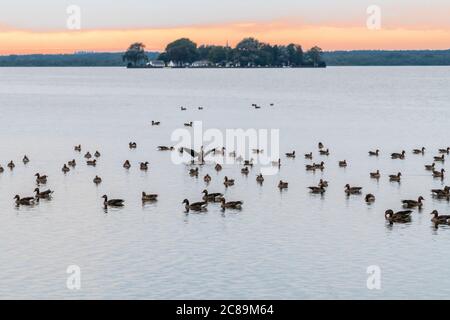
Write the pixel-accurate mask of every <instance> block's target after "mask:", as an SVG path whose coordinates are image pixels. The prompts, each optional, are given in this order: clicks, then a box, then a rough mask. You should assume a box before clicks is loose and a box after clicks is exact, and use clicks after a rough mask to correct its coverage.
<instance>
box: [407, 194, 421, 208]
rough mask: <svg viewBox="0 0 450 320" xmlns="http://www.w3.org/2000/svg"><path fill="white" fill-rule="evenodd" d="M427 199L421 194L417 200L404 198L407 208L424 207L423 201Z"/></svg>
mask: <svg viewBox="0 0 450 320" xmlns="http://www.w3.org/2000/svg"><path fill="white" fill-rule="evenodd" d="M424 200H425V199H424V198H423V197H422V196H420V197H419V198H418V199H417V201H416V200H402V203H403V206H405V207H407V208H416V207H417V208H422V205H423V202H422V201H424Z"/></svg>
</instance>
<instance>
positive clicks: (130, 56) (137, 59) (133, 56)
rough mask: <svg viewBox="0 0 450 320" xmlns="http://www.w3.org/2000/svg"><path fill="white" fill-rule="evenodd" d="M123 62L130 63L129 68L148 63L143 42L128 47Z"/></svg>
mask: <svg viewBox="0 0 450 320" xmlns="http://www.w3.org/2000/svg"><path fill="white" fill-rule="evenodd" d="M122 60H123V61H125V62H127V63H128V66H134V67H135V66H138V65H142V64H143V63H145V62H147V61H148V57H147V54H146V53H145V45H144V44H143V43H141V42H135V43H133V44H131V45H130V46H129V47H128V50H127V51H126V52H125V53H124V55H123V56H122Z"/></svg>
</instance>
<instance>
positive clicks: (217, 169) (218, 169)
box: [214, 163, 222, 172]
mask: <svg viewBox="0 0 450 320" xmlns="http://www.w3.org/2000/svg"><path fill="white" fill-rule="evenodd" d="M214 170H216V171H217V172H219V171H220V170H222V166H221V165H220V164H218V163H217V164H216V166H215V167H214Z"/></svg>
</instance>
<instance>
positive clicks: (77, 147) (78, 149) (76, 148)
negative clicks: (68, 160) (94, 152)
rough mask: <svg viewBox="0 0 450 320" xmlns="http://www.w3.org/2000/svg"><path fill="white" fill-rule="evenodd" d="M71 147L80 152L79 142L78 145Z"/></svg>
mask: <svg viewBox="0 0 450 320" xmlns="http://www.w3.org/2000/svg"><path fill="white" fill-rule="evenodd" d="M73 149H74V150H75V151H77V152H81V144H79V145H77V146H75V147H73Z"/></svg>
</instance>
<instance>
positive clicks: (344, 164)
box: [339, 160, 347, 168]
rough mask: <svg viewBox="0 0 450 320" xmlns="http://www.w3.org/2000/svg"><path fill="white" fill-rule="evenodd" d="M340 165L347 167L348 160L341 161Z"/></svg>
mask: <svg viewBox="0 0 450 320" xmlns="http://www.w3.org/2000/svg"><path fill="white" fill-rule="evenodd" d="M339 167H341V168H345V167H347V160H343V161H339Z"/></svg>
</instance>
